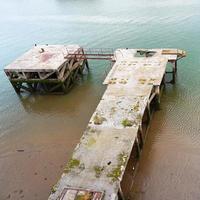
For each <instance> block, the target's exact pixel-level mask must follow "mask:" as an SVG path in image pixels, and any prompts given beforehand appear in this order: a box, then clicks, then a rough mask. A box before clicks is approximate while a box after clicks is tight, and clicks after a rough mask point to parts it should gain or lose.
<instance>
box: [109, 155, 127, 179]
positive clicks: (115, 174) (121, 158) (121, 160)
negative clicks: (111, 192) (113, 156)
mask: <svg viewBox="0 0 200 200" xmlns="http://www.w3.org/2000/svg"><path fill="white" fill-rule="evenodd" d="M127 158H128V156H127V154H126V153H124V152H122V153H120V154H119V155H118V165H117V166H116V167H115V168H113V169H112V171H111V172H110V173H108V174H107V177H110V178H111V179H112V181H113V182H114V181H117V180H119V179H120V176H121V175H122V170H123V168H124V165H125V164H126V161H127Z"/></svg>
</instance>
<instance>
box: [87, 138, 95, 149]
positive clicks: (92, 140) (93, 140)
mask: <svg viewBox="0 0 200 200" xmlns="http://www.w3.org/2000/svg"><path fill="white" fill-rule="evenodd" d="M95 143H96V140H95V139H94V138H93V137H90V138H89V140H88V143H87V147H91V146H92V145H94V144H95Z"/></svg>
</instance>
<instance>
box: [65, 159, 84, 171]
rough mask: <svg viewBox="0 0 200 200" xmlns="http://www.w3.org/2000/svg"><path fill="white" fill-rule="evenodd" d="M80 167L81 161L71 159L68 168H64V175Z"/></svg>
mask: <svg viewBox="0 0 200 200" xmlns="http://www.w3.org/2000/svg"><path fill="white" fill-rule="evenodd" d="M79 165H80V161H79V160H77V159H73V158H72V159H70V161H69V162H68V164H67V165H66V167H65V168H64V173H68V172H70V171H71V170H72V169H74V168H76V167H78V166H79Z"/></svg>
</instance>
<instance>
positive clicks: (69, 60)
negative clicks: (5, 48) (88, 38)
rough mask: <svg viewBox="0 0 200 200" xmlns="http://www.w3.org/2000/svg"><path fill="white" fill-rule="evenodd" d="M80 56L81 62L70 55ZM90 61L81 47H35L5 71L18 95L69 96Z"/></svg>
mask: <svg viewBox="0 0 200 200" xmlns="http://www.w3.org/2000/svg"><path fill="white" fill-rule="evenodd" d="M74 53H76V54H79V55H80V56H79V58H77V57H75V56H73V57H69V56H68V55H69V54H74ZM85 65H86V66H87V67H88V62H87V59H86V58H85V57H84V52H83V49H82V48H81V47H80V46H78V45H35V46H34V47H33V48H32V49H30V50H29V51H28V52H26V53H25V54H23V55H22V56H21V57H19V58H18V59H17V60H15V61H14V62H13V63H11V64H9V65H8V66H6V67H5V68H4V71H5V73H6V75H7V76H8V78H9V80H10V82H11V84H12V85H13V87H14V89H15V91H16V92H17V93H20V92H22V91H26V92H27V91H28V92H36V91H39V92H45V93H57V92H62V93H66V92H67V91H68V89H69V88H70V87H71V86H72V84H73V82H74V81H75V79H76V77H77V75H78V74H81V73H82V71H83V69H84V67H85Z"/></svg>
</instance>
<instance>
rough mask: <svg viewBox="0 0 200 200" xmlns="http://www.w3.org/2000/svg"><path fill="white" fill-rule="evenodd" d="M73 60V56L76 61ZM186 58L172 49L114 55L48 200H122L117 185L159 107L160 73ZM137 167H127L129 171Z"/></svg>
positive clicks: (120, 187)
mask: <svg viewBox="0 0 200 200" xmlns="http://www.w3.org/2000/svg"><path fill="white" fill-rule="evenodd" d="M77 56H78V55H77ZM185 56H186V53H185V52H184V51H182V50H177V49H117V50H116V51H115V52H114V54H113V56H112V58H111V59H112V60H113V62H114V65H113V67H112V69H111V70H110V72H109V74H108V75H107V77H106V79H105V81H104V83H103V84H105V85H107V89H106V91H105V93H104V94H103V96H102V98H101V100H100V102H99V104H98V106H97V108H96V110H95V112H94V114H93V115H92V117H91V119H90V121H89V123H88V126H87V128H86V130H85V132H84V134H83V136H82V138H81V140H80V143H79V144H78V145H77V146H76V148H75V150H74V152H73V155H72V158H71V159H70V160H69V162H68V164H67V165H66V166H65V168H64V172H63V174H62V176H61V178H60V180H59V181H58V183H57V184H56V185H55V186H53V188H52V191H51V195H50V196H49V200H83V199H84V200H100V199H104V200H118V199H123V200H124V199H125V196H124V191H125V190H126V189H127V187H128V185H126V188H125V187H123V185H122V181H123V178H124V176H125V172H126V168H127V165H128V163H130V160H135V161H138V159H139V157H140V153H141V150H142V147H143V145H144V141H145V137H146V133H147V130H148V125H149V123H150V119H151V115H152V113H153V110H154V108H155V107H157V106H159V104H160V96H161V93H162V89H163V88H164V87H165V84H166V80H165V75H166V68H167V64H168V63H170V64H171V66H172V71H171V73H172V80H171V81H170V82H171V83H174V82H175V78H176V72H177V61H178V60H179V59H181V58H183V57H185ZM136 163H137V162H132V166H131V168H132V170H133V171H135V169H136V165H137V164H136Z"/></svg>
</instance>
